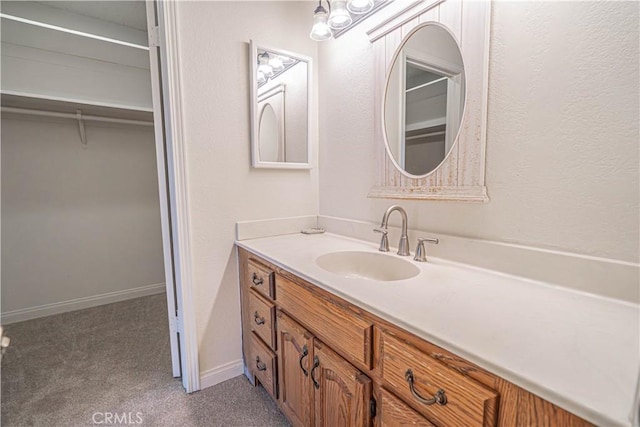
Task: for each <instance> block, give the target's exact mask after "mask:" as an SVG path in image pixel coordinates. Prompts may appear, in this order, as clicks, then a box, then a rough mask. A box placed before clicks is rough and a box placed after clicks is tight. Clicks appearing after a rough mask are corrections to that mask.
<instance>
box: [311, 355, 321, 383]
mask: <svg viewBox="0 0 640 427" xmlns="http://www.w3.org/2000/svg"><path fill="white" fill-rule="evenodd" d="M318 366H320V359H318V356H313V368H311V381H313V386H314V387H315V388H316V389H318V388H320V383H319V382H318V381H316V379H315V378H314V377H313V371H315V370H316V368H317V367H318Z"/></svg>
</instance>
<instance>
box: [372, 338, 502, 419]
mask: <svg viewBox="0 0 640 427" xmlns="http://www.w3.org/2000/svg"><path fill="white" fill-rule="evenodd" d="M380 352H381V355H382V356H381V365H382V381H383V384H384V386H385V387H387V388H389V389H391V390H394V391H395V392H396V394H397V395H398V396H399V397H401V398H402V399H403V400H404V401H405V402H407V403H409V404H410V405H411V406H412V407H413V408H414V409H416V410H417V411H419V412H420V413H422V414H423V415H424V416H425V417H427V418H429V419H430V420H433V421H434V422H435V423H436V424H437V425H452V426H456V425H463V426H468V427H473V426H476V427H483V426H485V427H489V426H495V425H496V412H497V403H498V395H497V393H496V392H495V391H493V390H490V389H488V388H487V387H484V386H483V385H482V384H480V383H478V382H476V381H474V380H472V379H470V378H469V377H466V376H464V375H462V374H461V373H459V372H457V371H455V370H453V369H451V368H449V367H447V366H446V365H444V364H443V363H441V362H439V361H437V360H436V359H434V358H432V357H429V356H428V355H426V354H424V353H423V352H421V351H420V350H418V349H417V348H415V347H413V346H412V345H410V344H408V343H406V342H403V341H401V340H399V339H397V338H395V337H393V336H392V335H390V334H388V333H386V332H382V334H381V350H380ZM409 373H411V375H410V378H408V374H409ZM438 391H441V393H442V395H443V396H444V399H446V402H444V403H442V404H440V403H437V402H436V403H424V402H422V401H421V399H422V400H427V402H429V400H430V399H433V397H434V396H435V395H436V393H438Z"/></svg>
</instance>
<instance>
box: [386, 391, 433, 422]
mask: <svg viewBox="0 0 640 427" xmlns="http://www.w3.org/2000/svg"><path fill="white" fill-rule="evenodd" d="M380 426H381V427H396V426H419V427H436V426H435V425H434V424H431V423H430V422H429V420H427V419H426V418H424V417H423V416H422V415H420V414H418V413H417V412H416V411H414V410H413V409H411V408H410V407H409V406H407V405H406V404H405V403H404V402H403V401H401V400H400V399H398V398H396V397H395V396H394V395H393V394H391V393H389V392H388V391H387V390H385V389H382V390H381V391H380Z"/></svg>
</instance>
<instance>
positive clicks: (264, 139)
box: [250, 42, 310, 168]
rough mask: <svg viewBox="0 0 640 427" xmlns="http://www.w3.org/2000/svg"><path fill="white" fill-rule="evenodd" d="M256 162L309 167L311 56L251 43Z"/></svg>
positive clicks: (268, 164) (253, 134)
mask: <svg viewBox="0 0 640 427" xmlns="http://www.w3.org/2000/svg"><path fill="white" fill-rule="evenodd" d="M250 51H251V61H252V70H251V82H252V99H251V109H252V138H251V144H252V165H253V166H254V167H269V168H309V88H310V82H309V75H310V59H309V58H307V57H304V56H302V55H298V54H293V53H291V52H286V51H283V50H280V49H272V48H266V47H264V46H258V45H256V44H254V43H253V42H251V48H250Z"/></svg>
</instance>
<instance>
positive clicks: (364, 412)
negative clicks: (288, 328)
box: [311, 339, 371, 427]
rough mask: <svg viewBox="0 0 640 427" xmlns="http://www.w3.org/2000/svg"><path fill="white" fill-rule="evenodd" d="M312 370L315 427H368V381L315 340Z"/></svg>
mask: <svg viewBox="0 0 640 427" xmlns="http://www.w3.org/2000/svg"><path fill="white" fill-rule="evenodd" d="M313 366H314V367H313V368H312V373H311V377H312V382H314V384H316V385H314V388H315V390H314V406H315V425H316V426H328V427H342V426H345V427H346V426H353V427H357V426H369V425H371V415H370V413H369V407H370V402H371V380H370V379H369V378H368V377H367V376H366V375H364V374H363V373H362V372H360V371H359V370H358V369H356V368H354V367H353V366H351V364H350V363H348V362H347V361H346V360H344V359H343V358H342V357H340V356H339V355H338V354H337V353H335V352H334V351H333V350H331V349H329V348H328V347H327V346H326V345H325V344H323V343H322V342H320V341H318V340H317V339H316V340H314V363H313Z"/></svg>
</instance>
